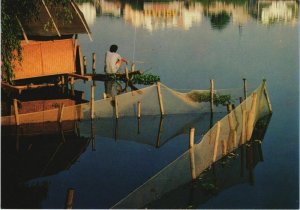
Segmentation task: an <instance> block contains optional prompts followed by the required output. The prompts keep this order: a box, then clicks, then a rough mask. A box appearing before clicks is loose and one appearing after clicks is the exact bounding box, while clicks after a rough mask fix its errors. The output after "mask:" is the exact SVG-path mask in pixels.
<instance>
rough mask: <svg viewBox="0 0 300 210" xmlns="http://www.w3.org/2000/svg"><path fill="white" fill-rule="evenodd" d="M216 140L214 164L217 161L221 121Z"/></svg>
mask: <svg viewBox="0 0 300 210" xmlns="http://www.w3.org/2000/svg"><path fill="white" fill-rule="evenodd" d="M216 129H217V130H216V139H215V145H214V155H213V162H216V159H217V152H218V145H219V137H220V129H221V123H220V121H218V122H217V127H216Z"/></svg>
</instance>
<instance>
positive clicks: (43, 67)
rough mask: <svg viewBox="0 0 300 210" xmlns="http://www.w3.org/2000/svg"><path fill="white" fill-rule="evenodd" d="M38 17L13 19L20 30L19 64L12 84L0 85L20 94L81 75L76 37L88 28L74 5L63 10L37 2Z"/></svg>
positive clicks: (80, 76) (72, 79)
mask: <svg viewBox="0 0 300 210" xmlns="http://www.w3.org/2000/svg"><path fill="white" fill-rule="evenodd" d="M39 2H40V3H39V5H37V7H38V8H39V13H38V16H37V17H34V18H32V19H31V20H29V21H23V20H22V19H21V18H22V17H16V18H17V19H18V22H19V27H21V29H22V31H23V38H24V39H23V40H21V47H22V61H21V63H20V64H19V63H18V62H17V61H16V62H15V67H14V75H15V77H14V78H13V80H14V83H15V85H14V86H12V85H9V84H7V83H3V82H2V88H9V89H13V90H17V91H18V92H21V91H22V90H24V89H28V88H29V87H28V86H30V88H31V89H32V88H39V87H43V86H51V85H54V84H57V83H59V82H62V79H61V80H59V78H62V77H61V76H64V77H65V78H64V79H65V82H66V79H67V81H68V80H69V78H70V81H72V82H73V81H74V78H75V79H76V78H81V79H86V78H85V77H84V76H83V64H82V60H81V57H82V56H81V48H80V46H79V45H78V41H77V34H79V33H88V34H89V35H90V29H89V28H88V25H87V23H86V21H85V19H84V16H83V14H82V13H81V11H80V10H79V9H78V7H77V5H76V4H75V3H74V2H73V1H70V2H69V3H68V4H67V5H66V7H62V6H55V5H52V4H49V5H46V3H45V2H44V0H42V1H39Z"/></svg>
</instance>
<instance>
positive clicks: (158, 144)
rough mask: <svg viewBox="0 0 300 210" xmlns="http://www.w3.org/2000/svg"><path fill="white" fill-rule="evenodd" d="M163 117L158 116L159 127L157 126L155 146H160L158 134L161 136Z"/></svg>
mask: <svg viewBox="0 0 300 210" xmlns="http://www.w3.org/2000/svg"><path fill="white" fill-rule="evenodd" d="M163 120H164V119H163V117H162V116H161V117H160V120H159V127H158V133H157V138H156V148H158V147H159V146H160V136H161V132H162V127H163Z"/></svg>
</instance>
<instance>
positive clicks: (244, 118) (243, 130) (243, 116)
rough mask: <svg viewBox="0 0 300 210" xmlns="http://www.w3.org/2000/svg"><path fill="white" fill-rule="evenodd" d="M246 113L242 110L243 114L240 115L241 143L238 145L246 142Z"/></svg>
mask: <svg viewBox="0 0 300 210" xmlns="http://www.w3.org/2000/svg"><path fill="white" fill-rule="evenodd" d="M246 118H247V112H246V110H243V114H242V135H241V141H240V145H242V144H244V143H245V140H246V128H247V125H246V122H247V119H246Z"/></svg>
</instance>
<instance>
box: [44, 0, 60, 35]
mask: <svg viewBox="0 0 300 210" xmlns="http://www.w3.org/2000/svg"><path fill="white" fill-rule="evenodd" d="M42 2H43V5H44V7H45V9H46V11H47V13H48V15H49V17H50V19H51V21H52V23H53V26H54V28H55V30H56V33H57V35H58V36H59V37H61V34H60V32H59V30H58V28H57V26H56V24H55V22H54V19H53V17H52V15H51V13H50V11H49V9H48V7H47V5H46V4H45V1H44V0H42Z"/></svg>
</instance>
